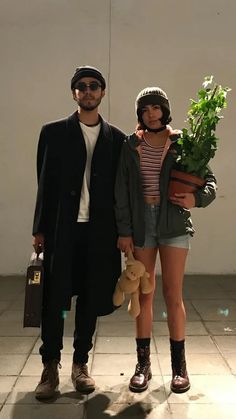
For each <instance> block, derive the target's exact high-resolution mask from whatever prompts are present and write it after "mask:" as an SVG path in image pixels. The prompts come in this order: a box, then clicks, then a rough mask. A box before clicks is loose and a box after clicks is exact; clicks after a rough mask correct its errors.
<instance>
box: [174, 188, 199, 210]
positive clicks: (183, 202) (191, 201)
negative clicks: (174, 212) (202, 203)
mask: <svg viewBox="0 0 236 419" xmlns="http://www.w3.org/2000/svg"><path fill="white" fill-rule="evenodd" d="M169 199H170V201H171V202H172V204H175V205H179V206H180V207H182V208H187V209H191V208H193V207H195V197H194V194H193V193H190V192H186V193H175V196H171V197H170V198H169Z"/></svg>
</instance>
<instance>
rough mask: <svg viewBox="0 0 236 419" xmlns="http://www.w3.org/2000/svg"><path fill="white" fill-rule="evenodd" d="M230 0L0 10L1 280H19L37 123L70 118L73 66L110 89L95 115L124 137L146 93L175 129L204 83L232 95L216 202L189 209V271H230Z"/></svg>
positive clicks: (35, 4)
mask: <svg viewBox="0 0 236 419" xmlns="http://www.w3.org/2000/svg"><path fill="white" fill-rule="evenodd" d="M235 13H236V3H235V1H234V0H227V2H222V1H219V0H204V1H203V0H199V1H198V2H196V1H193V0H192V1H189V0H188V1H187V0H181V1H180V2H176V1H175V0H165V2H163V1H162V2H160V1H157V0H146V1H145V2H143V1H142V0H99V1H96V0H86V1H84V0H34V1H32V0H21V1H20V2H19V1H16V0H15V1H7V0H2V1H1V3H0V54H1V95H0V123H1V125H0V126H1V134H0V160H1V163H0V170H1V172H0V190H1V193H0V246H1V251H0V273H2V274H13V273H23V272H24V271H25V266H26V264H27V262H28V258H29V255H30V252H31V225H32V217H33V209H34V202H35V193H36V178H35V157H36V148H37V141H38V134H39V130H40V128H41V125H42V124H43V123H45V122H47V121H49V120H53V119H57V118H60V117H63V116H66V115H67V114H69V113H72V112H73V111H74V109H75V105H74V102H73V101H72V99H71V93H70V78H71V76H72V74H73V72H74V69H75V67H77V66H79V65H83V64H90V65H94V66H97V67H98V68H100V69H101V70H102V72H103V73H104V75H105V77H106V79H107V81H108V90H107V95H106V97H105V98H104V100H103V104H102V107H101V112H102V114H103V115H104V117H105V118H108V119H109V120H110V121H111V122H112V123H114V124H116V125H118V126H120V127H121V128H122V129H123V130H125V131H127V132H131V131H132V130H133V129H134V126H135V123H136V119H135V114H134V101H135V98H136V96H137V93H138V92H139V91H140V90H141V89H142V88H144V87H146V86H148V85H159V86H160V87H162V88H163V89H164V90H166V91H167V93H168V96H169V98H170V101H171V104H172V117H173V124H172V125H173V126H175V127H178V128H181V127H182V126H183V125H184V119H185V117H186V112H187V109H188V106H189V98H190V97H195V94H196V92H197V90H198V89H199V87H200V85H201V82H202V80H203V78H204V76H205V75H210V74H214V75H215V79H216V81H218V82H220V83H221V84H222V85H228V86H230V87H231V88H232V89H233V90H232V92H231V93H230V95H229V106H228V109H227V110H226V111H225V112H224V115H225V118H224V119H223V120H222V121H221V123H220V125H219V128H218V130H217V134H218V136H219V137H220V143H219V144H220V147H219V150H218V152H217V155H216V157H215V159H214V161H213V162H212V165H211V166H212V168H213V169H214V171H215V173H216V175H217V178H218V185H219V190H218V199H217V200H216V201H215V202H214V203H213V204H212V205H211V206H210V207H208V208H206V209H194V210H193V218H194V224H195V227H196V230H197V232H196V235H195V237H194V239H193V240H192V250H191V252H190V255H189V259H188V265H187V271H188V272H189V273H235V272H236V263H235V259H236V258H235V248H236V246H235V245H236V239H235V237H236V234H235V233H236V226H235V213H236V199H235V190H236V188H235V186H236V185H235V177H236V176H235V165H234V160H235V151H236V146H235V135H234V132H233V124H234V110H235V108H234V106H233V105H234V104H235V99H236V93H235V92H236V82H235V68H236V56H235V39H236V30H235V23H234V17H235Z"/></svg>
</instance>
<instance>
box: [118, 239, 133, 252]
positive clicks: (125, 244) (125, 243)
mask: <svg viewBox="0 0 236 419" xmlns="http://www.w3.org/2000/svg"><path fill="white" fill-rule="evenodd" d="M117 247H118V249H120V250H121V251H122V252H124V253H125V255H126V256H127V255H128V253H129V252H130V251H131V252H132V253H133V251H134V243H133V239H132V237H131V236H130V237H119V238H118V241H117Z"/></svg>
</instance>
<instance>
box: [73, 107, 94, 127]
mask: <svg viewBox="0 0 236 419" xmlns="http://www.w3.org/2000/svg"><path fill="white" fill-rule="evenodd" d="M78 116H79V120H80V122H82V123H83V124H85V125H90V126H94V125H97V124H98V123H99V114H98V110H97V109H94V110H93V111H85V110H84V109H78Z"/></svg>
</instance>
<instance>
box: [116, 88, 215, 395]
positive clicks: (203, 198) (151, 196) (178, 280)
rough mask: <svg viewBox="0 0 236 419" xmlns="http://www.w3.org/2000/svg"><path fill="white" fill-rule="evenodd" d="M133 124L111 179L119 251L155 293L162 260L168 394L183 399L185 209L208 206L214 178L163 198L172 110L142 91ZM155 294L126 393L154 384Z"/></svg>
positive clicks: (162, 96) (141, 321)
mask: <svg viewBox="0 0 236 419" xmlns="http://www.w3.org/2000/svg"><path fill="white" fill-rule="evenodd" d="M136 111H137V117H138V126H137V129H136V132H135V134H133V135H131V136H130V137H128V138H127V139H126V141H125V143H124V144H123V149H122V153H121V160H120V165H119V169H118V175H117V181H116V190H115V194H116V218H117V225H118V232H119V239H118V247H119V249H120V250H121V251H123V252H125V254H126V255H127V254H128V252H129V251H130V250H131V251H132V252H133V253H134V256H135V258H136V259H138V260H140V261H141V262H143V264H144V265H145V267H146V270H147V271H148V272H149V273H150V277H151V281H152V283H153V285H154V288H155V264H156V258H157V253H158V251H159V254H160V262H161V271H162V283H163V295H164V299H165V302H166V307H167V319H168V328H169V334H170V349H171V365H172V381H171V390H172V391H173V392H176V393H182V392H185V391H187V390H188V389H189V388H190V382H189V378H188V373H187V369H186V361H185V347H184V344H185V320H186V314H185V308H184V303H183V297H182V287H183V277H184V269H185V262H186V257H187V254H188V250H189V247H190V246H189V241H190V237H191V236H192V235H193V233H194V229H193V226H192V221H191V218H190V211H189V209H190V208H193V207H206V206H207V205H209V204H210V203H211V202H212V201H213V200H214V198H215V192H216V180H215V177H214V175H213V174H212V172H211V171H210V170H209V173H208V175H207V177H206V183H205V186H204V187H202V188H201V189H200V190H198V191H197V192H195V193H181V194H175V196H173V197H171V198H169V199H168V197H167V191H168V181H169V174H170V170H171V168H172V167H173V165H174V163H175V157H176V147H177V140H178V138H179V133H180V131H173V130H172V129H171V127H170V126H169V125H168V123H169V122H170V121H171V116H170V104H169V100H168V98H167V95H166V93H165V92H164V91H163V90H162V89H160V88H159V87H148V88H145V89H144V90H142V91H141V92H140V93H139V95H138V97H137V99H136ZM153 295H154V291H153V292H152V293H150V294H140V305H141V312H140V315H139V316H138V317H137V319H136V344H137V358H138V363H137V365H136V369H135V372H134V375H133V376H132V378H131V380H130V385H129V388H130V390H131V391H134V392H141V391H144V390H146V389H147V387H148V381H149V380H150V379H151V376H152V373H151V363H150V338H151V330H152V320H153V313H152V302H153Z"/></svg>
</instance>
